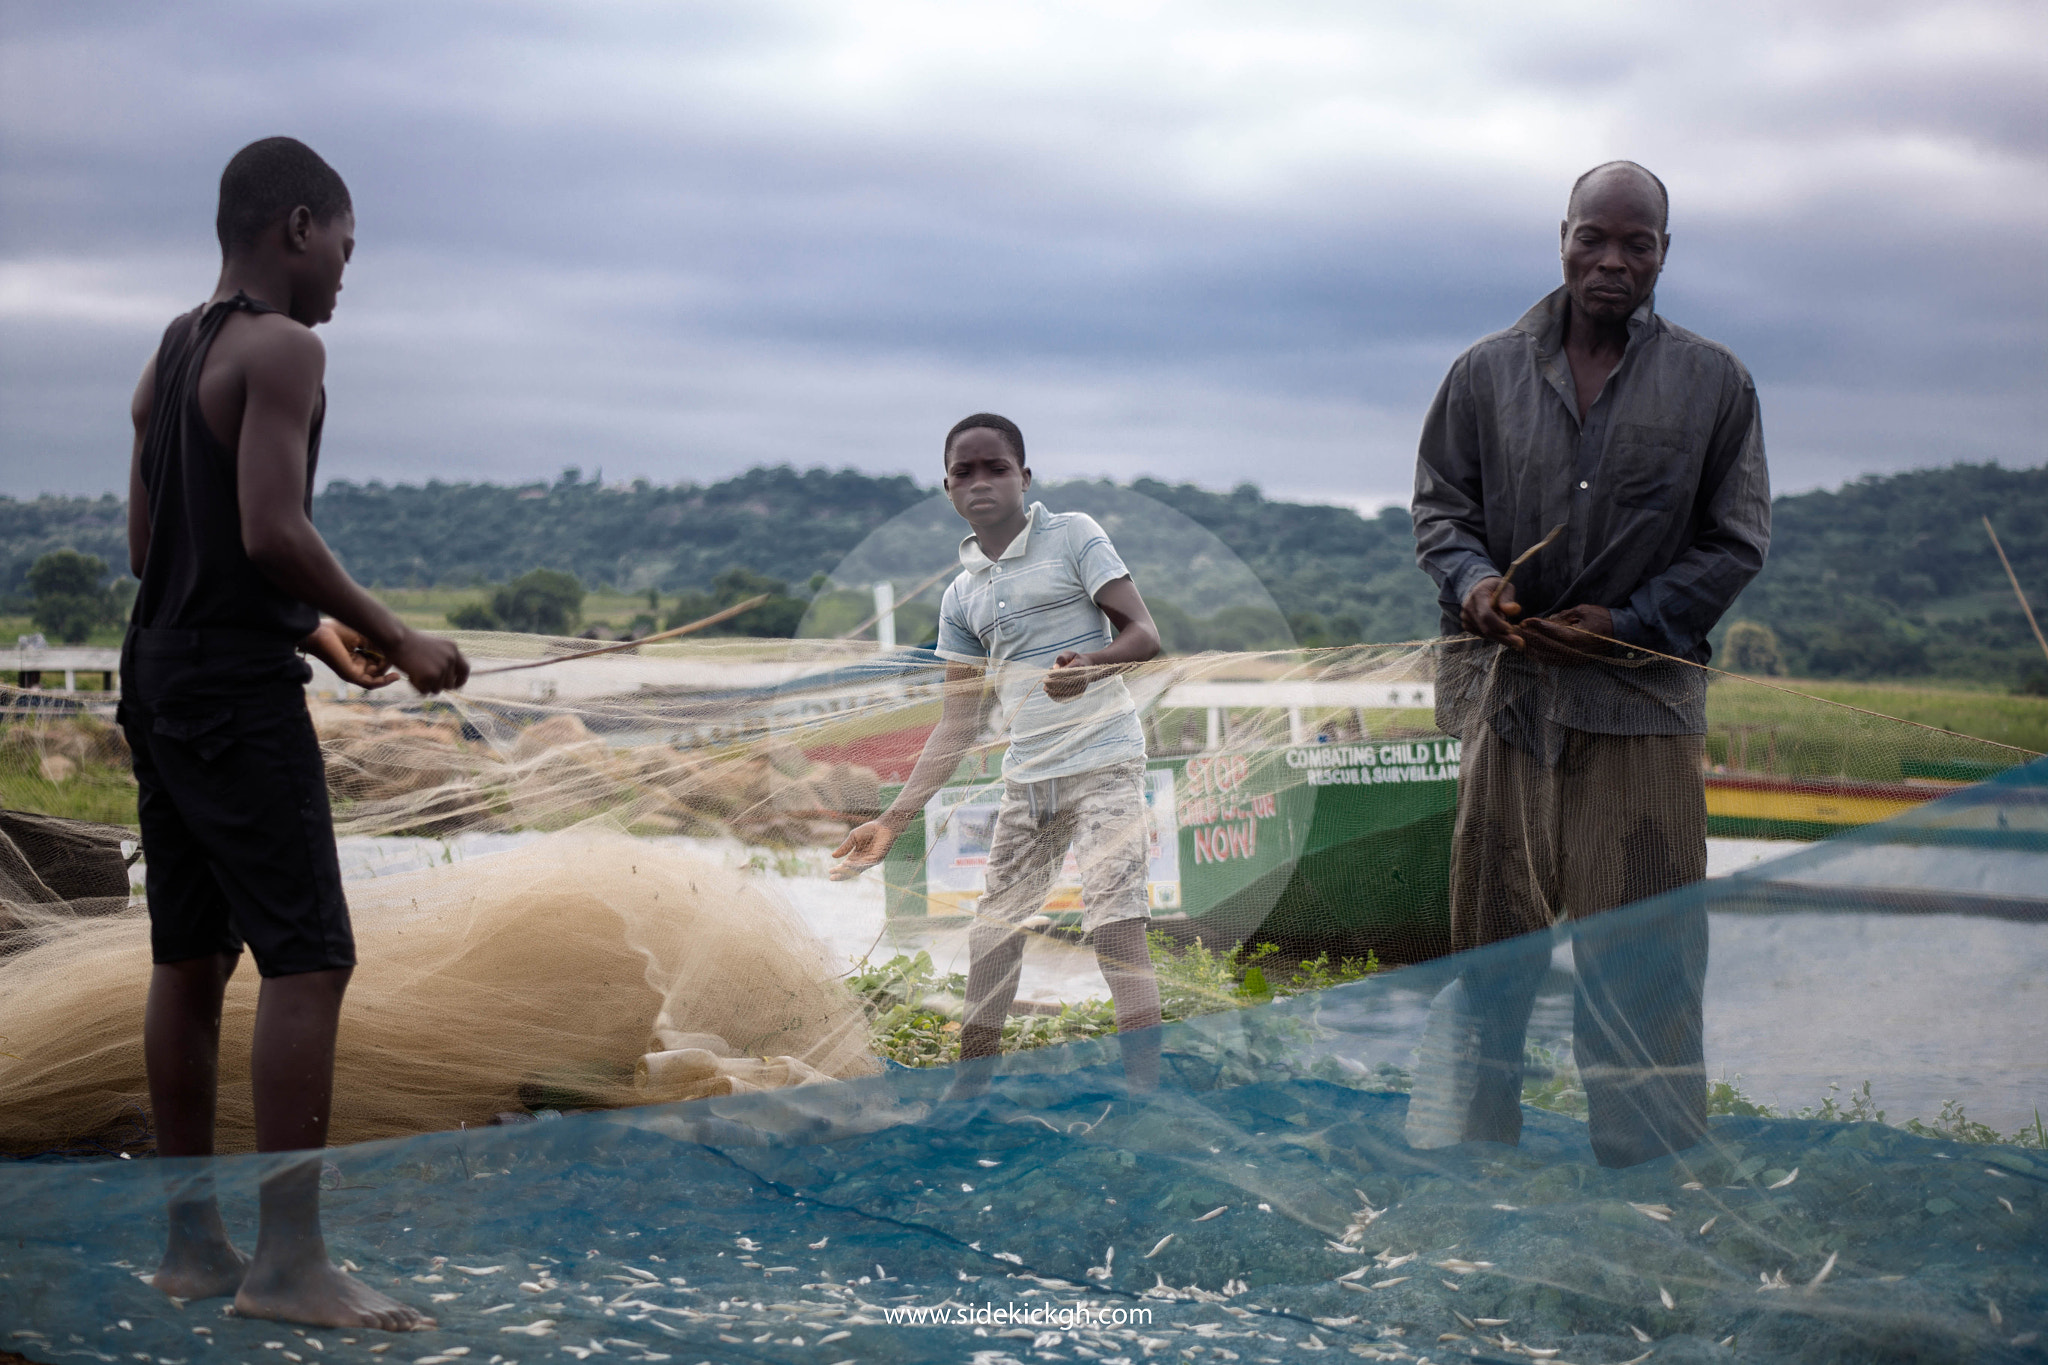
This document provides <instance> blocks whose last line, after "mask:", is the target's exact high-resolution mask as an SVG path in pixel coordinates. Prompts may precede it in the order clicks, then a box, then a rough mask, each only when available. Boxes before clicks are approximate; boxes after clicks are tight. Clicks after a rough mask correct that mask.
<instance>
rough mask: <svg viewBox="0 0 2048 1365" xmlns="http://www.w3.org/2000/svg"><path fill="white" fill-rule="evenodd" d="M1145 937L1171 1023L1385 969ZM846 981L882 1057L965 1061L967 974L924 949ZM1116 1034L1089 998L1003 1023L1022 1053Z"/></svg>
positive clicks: (921, 1062) (1006, 1038) (864, 963)
mask: <svg viewBox="0 0 2048 1365" xmlns="http://www.w3.org/2000/svg"><path fill="white" fill-rule="evenodd" d="M1148 937H1149V941H1150V944H1151V949H1152V967H1153V970H1154V971H1155V972H1157V973H1158V976H1159V1004H1160V1013H1161V1014H1162V1015H1163V1016H1164V1017H1165V1018H1166V1020H1167V1022H1169V1023H1171V1022H1172V1021H1174V1020H1176V1019H1192V1018H1194V1017H1196V1016H1197V1015H1203V1014H1214V1013H1216V1012H1218V1011H1220V1010H1230V1009H1242V1008H1244V1007H1245V1006H1247V1005H1260V1004H1265V1003H1267V1002H1268V1001H1272V1000H1277V999H1285V998H1287V997H1288V996H1292V995H1300V994H1303V993H1304V992H1307V991H1318V990H1325V989H1327V988H1329V987H1331V986H1341V985H1343V984H1345V983H1346V982H1350V981H1358V980H1362V979H1364V978H1365V977H1367V976H1370V975H1372V974H1373V973H1374V972H1377V971H1378V970H1379V969H1380V964H1379V959H1378V958H1377V957H1374V956H1372V955H1370V954H1368V955H1367V956H1366V957H1365V958H1363V959H1361V958H1345V959H1343V960H1342V961H1341V962H1337V963H1332V962H1331V961H1330V958H1329V955H1328V954H1327V953H1324V954H1320V955H1318V956H1317V957H1315V958H1313V959H1312V960H1310V961H1307V962H1300V963H1294V964H1291V965H1286V966H1283V965H1281V963H1280V962H1279V958H1278V954H1279V951H1280V950H1279V949H1278V948H1276V947H1275V946H1274V945H1273V944H1270V943H1262V944H1259V945H1257V946H1256V947H1253V946H1251V945H1245V946H1243V947H1240V948H1238V949H1236V950H1234V951H1231V952H1226V953H1218V952H1214V951H1212V950H1210V949H1209V948H1207V947H1204V946H1203V944H1202V943H1201V941H1200V940H1196V941H1195V942H1194V943H1193V944H1190V945H1189V946H1188V947H1186V948H1180V947H1178V946H1176V945H1175V944H1174V942H1173V940H1172V939H1170V938H1168V937H1167V936H1166V935H1165V934H1162V933H1158V932H1156V931H1155V932H1154V933H1152V934H1151V935H1149V936H1148ZM848 984H849V985H850V986H852V988H853V991H854V994H856V995H858V996H860V997H861V999H862V1000H863V1001H864V1002H865V1003H866V1005H867V1009H868V1015H869V1018H870V1019H871V1020H872V1021H873V1023H872V1029H873V1034H874V1048H875V1051H876V1052H877V1053H879V1054H880V1055H882V1056H884V1057H887V1058H888V1059H889V1060H891V1061H893V1062H897V1063H900V1064H901V1065H903V1066H951V1065H952V1064H953V1063H954V1062H957V1061H958V1060H960V1012H961V1009H962V1006H963V997H964V996H965V995H966V991H967V978H966V977H965V976H964V975H962V974H961V973H959V972H953V973H950V974H947V975H944V976H941V975H939V973H938V970H937V969H936V968H935V967H934V966H933V965H932V959H931V954H930V953H927V952H923V951H920V952H918V953H917V954H916V956H914V957H913V956H910V955H907V954H902V953H899V954H897V955H896V956H895V957H893V958H891V959H889V961H887V962H885V963H883V964H881V965H880V966H876V965H875V964H873V963H871V962H869V961H868V959H866V958H862V959H860V961H858V962H856V963H855V964H854V973H853V975H852V976H851V977H850V978H849V979H848ZM1115 1032H1116V1015H1115V1010H1114V1007H1113V1006H1112V1005H1111V1003H1110V1002H1109V1001H1107V1000H1086V1001H1082V1002H1081V1003H1079V1004H1070V1005H1064V1006H1062V1007H1061V1009H1060V1012H1059V1013H1058V1014H1056V1015H1019V1016H1015V1017H1012V1018H1011V1019H1009V1020H1008V1021H1007V1022H1006V1023H1005V1024H1004V1025H1003V1050H1004V1051H1006V1052H1018V1051H1024V1050H1027V1049H1030V1048H1039V1047H1049V1046H1051V1045H1052V1044H1055V1043H1072V1042H1079V1041H1081V1040H1083V1039H1087V1038H1099V1037H1103V1036H1106V1035H1108V1034H1112V1033H1115Z"/></svg>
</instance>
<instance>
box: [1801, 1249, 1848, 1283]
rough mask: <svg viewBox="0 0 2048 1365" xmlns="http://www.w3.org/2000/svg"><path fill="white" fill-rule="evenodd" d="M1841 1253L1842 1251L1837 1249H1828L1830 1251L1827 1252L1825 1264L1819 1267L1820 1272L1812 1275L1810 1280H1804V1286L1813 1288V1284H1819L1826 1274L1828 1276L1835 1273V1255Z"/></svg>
mask: <svg viewBox="0 0 2048 1365" xmlns="http://www.w3.org/2000/svg"><path fill="white" fill-rule="evenodd" d="M1841 1254H1842V1253H1841V1252H1839V1251H1830V1252H1829V1253H1828V1259H1827V1264H1825V1265H1823V1266H1822V1267H1821V1268H1820V1274H1818V1275H1816V1276H1814V1277H1813V1278H1812V1279H1810V1280H1808V1281H1807V1282H1806V1287H1807V1288H1808V1289H1812V1288H1814V1287H1815V1286H1817V1285H1819V1284H1820V1282H1821V1281H1822V1280H1825V1279H1826V1278H1827V1277H1828V1276H1830V1275H1832V1274H1834V1273H1835V1258H1836V1257H1837V1256H1840V1255H1841Z"/></svg>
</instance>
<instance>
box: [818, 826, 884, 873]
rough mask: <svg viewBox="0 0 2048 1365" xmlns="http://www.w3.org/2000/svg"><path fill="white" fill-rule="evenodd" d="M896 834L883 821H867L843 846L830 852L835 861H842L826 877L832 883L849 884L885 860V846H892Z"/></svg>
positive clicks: (858, 827)
mask: <svg viewBox="0 0 2048 1365" xmlns="http://www.w3.org/2000/svg"><path fill="white" fill-rule="evenodd" d="M899 832H900V831H898V830H897V829H896V827H895V826H893V825H891V824H889V823H888V822H887V821H886V820H870V821H868V822H867V823H866V824H864V825H857V826H855V827H854V829H853V830H852V831H851V832H850V833H849V834H848V835H847V836H846V840H845V842H844V843H842V844H840V845H839V847H837V848H835V849H833V850H832V856H833V857H835V858H844V859H845V860H846V861H845V862H842V863H840V864H839V865H838V866H836V867H834V868H833V869H832V871H831V873H830V876H831V878H832V880H833V881H835V882H849V881H852V880H853V879H854V878H855V877H858V876H859V875H860V874H861V873H863V872H865V871H867V870H868V869H869V868H871V867H873V866H874V865H875V864H876V863H879V862H880V861H882V859H883V858H885V857H887V856H888V853H889V846H890V845H891V844H893V843H895V842H896V836H897V834H898V833H899Z"/></svg>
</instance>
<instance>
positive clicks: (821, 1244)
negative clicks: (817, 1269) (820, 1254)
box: [805, 1237, 832, 1251]
mask: <svg viewBox="0 0 2048 1365" xmlns="http://www.w3.org/2000/svg"><path fill="white" fill-rule="evenodd" d="M831 1240H832V1239H831V1238H830V1237H820V1238H819V1239H818V1240H817V1241H815V1242H807V1243H805V1245H807V1246H808V1247H810V1249H811V1250H813V1251H823V1250H824V1249H825V1243H827V1242H829V1241H831Z"/></svg>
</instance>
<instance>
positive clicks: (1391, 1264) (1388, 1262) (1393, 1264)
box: [1373, 1247, 1422, 1270]
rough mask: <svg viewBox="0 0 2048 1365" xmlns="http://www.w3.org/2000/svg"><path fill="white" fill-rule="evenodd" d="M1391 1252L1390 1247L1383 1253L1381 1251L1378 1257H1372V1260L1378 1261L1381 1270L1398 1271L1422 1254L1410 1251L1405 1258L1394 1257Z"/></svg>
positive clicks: (1392, 1250)
mask: <svg viewBox="0 0 2048 1365" xmlns="http://www.w3.org/2000/svg"><path fill="white" fill-rule="evenodd" d="M1393 1252H1394V1249H1393V1248H1392V1247H1388V1248H1387V1249H1386V1250H1385V1251H1382V1252H1381V1253H1380V1254H1379V1255H1377V1256H1375V1257H1373V1259H1374V1260H1375V1261H1378V1262H1379V1263H1380V1266H1381V1267H1382V1268H1383V1269H1386V1270H1394V1269H1398V1268H1399V1267H1401V1266H1404V1265H1407V1264H1408V1263H1409V1262H1410V1261H1412V1260H1414V1259H1415V1258H1416V1257H1417V1256H1420V1255H1421V1254H1422V1253H1421V1252H1419V1251H1411V1252H1409V1253H1408V1254H1407V1255H1406V1256H1396V1255H1394V1254H1393Z"/></svg>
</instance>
